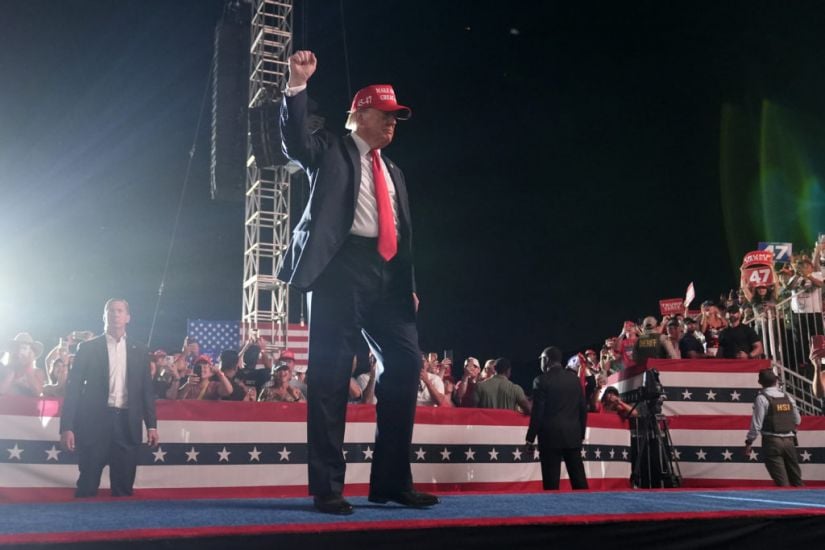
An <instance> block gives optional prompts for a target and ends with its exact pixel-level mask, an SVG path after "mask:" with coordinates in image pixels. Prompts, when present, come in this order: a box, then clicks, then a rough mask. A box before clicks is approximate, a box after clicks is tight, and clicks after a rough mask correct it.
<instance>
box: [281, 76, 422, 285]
mask: <svg viewBox="0 0 825 550" xmlns="http://www.w3.org/2000/svg"><path fill="white" fill-rule="evenodd" d="M306 113H307V92H306V90H304V91H302V92H299V93H298V94H296V95H294V96H292V97H284V99H283V103H282V105H281V118H280V125H281V136H282V140H283V143H282V145H283V149H284V153H286V155H287V156H288V157H289V158H290V159H292V160H294V161H295V162H297V163H299V164H300V165H301V167H302V168H303V169H304V170H305V171H306V173H307V176H308V177H309V202H308V204H307V206H306V208H305V209H304V212H303V214H302V215H301V219H300V221H299V222H298V224H297V225H296V227H295V229H294V230H293V232H292V243H291V246H290V248H289V250H287V252H286V256H285V258H284V262H283V264H282V266H281V269H280V271H279V273H278V278H279V279H280V280H282V281H285V282H287V283H289V284H290V285H292V286H293V287H295V288H298V289H301V290H311V289H312V286H313V284H314V283H315V282H316V280H317V279H318V277H319V275H320V274H321V273H322V272H323V271H324V268H326V266H327V265H328V264H329V261H330V260H331V259H332V258H333V256H335V254H336V253H337V252H338V250H339V249H340V248H341V246H342V245H343V244H344V242H345V241H346V240H347V238H348V237H349V230H350V228H351V227H352V220H353V217H354V215H355V205H356V203H357V201H358V190H359V187H360V186H361V161H360V159H359V157H358V148H357V147H356V145H355V142H354V141H353V139H352V138H351V137H349V136H345V137H338V136H335V135H333V134H332V133H330V132H327V131H320V132H316V133H314V134H310V133H309V132H308V131H307V130H306ZM382 158H383V159H384V163H385V164H386V165H387V169H388V170H389V172H390V176H391V177H392V181H393V183H394V184H395V191H396V197H397V200H398V216H399V226H400V232H401V235H400V242H399V246H398V256H397V259H396V261H400V262H402V265H401V266H400V268H401V269H402V270H403V271H404V272H408V273H409V278H408V279H407V280H406V285H407V286H408V287H409V291H410V292H411V293H412V292H414V291H415V277H414V274H413V262H412V223H411V218H410V205H409V199H408V196H407V186H406V183H405V182H404V174H403V173H402V172H401V169H399V168H398V167H397V166H396V165H395V163H393V162H392V161H391V160H390V159H388V158H387V157H386V156H385V155H383V154H382ZM399 272H401V271H399Z"/></svg>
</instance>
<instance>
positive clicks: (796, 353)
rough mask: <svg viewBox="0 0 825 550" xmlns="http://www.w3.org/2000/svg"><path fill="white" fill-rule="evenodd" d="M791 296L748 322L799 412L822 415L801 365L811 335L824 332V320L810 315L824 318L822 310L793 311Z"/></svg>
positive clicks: (820, 407)
mask: <svg viewBox="0 0 825 550" xmlns="http://www.w3.org/2000/svg"><path fill="white" fill-rule="evenodd" d="M791 300H793V296H787V297H785V298H784V299H782V300H780V301H779V302H777V303H776V304H770V305H769V306H768V307H765V308H764V310H763V311H761V312H759V313H755V315H754V316H753V318H751V319H748V321H747V324H749V325H752V326H753V328H754V330H756V332H757V333H758V334H759V335H760V336H761V338H762V345H763V348H764V350H765V351H764V353H765V355H766V356H767V357H768V359H770V360H771V364H772V365H773V368H774V371H776V373H777V374H778V375H779V377H780V380H781V381H782V384H783V385H784V387H785V391H787V392H788V393H789V394H791V395H792V396H793V397H794V399H795V400H796V402H797V405H798V406H799V410H800V412H801V413H802V414H807V415H822V414H823V411H822V401H821V400H820V399H819V398H817V397H814V395H813V388H812V386H811V382H812V381H811V380H810V379H808V378H807V377H806V376H805V374H804V373H803V372H800V370H801V368H802V366H803V365H804V364H805V363H806V362H807V361H808V351H809V344H808V342H809V341H810V337H811V336H812V335H814V334H822V333H823V325H825V323H822V322H816V319H814V320H813V322H812V320H811V317H810V316H811V315H816V316H818V317H819V319H823V317H822V313H816V314H805V313H795V312H794V311H793V310H792V309H791V305H790V304H791Z"/></svg>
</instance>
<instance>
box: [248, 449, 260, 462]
mask: <svg viewBox="0 0 825 550" xmlns="http://www.w3.org/2000/svg"><path fill="white" fill-rule="evenodd" d="M248 453H249V462H252V461H253V460H254V461H256V462H260V461H261V451H259V450H258V447H252V450H251V451H248Z"/></svg>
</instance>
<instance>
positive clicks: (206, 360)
mask: <svg viewBox="0 0 825 550" xmlns="http://www.w3.org/2000/svg"><path fill="white" fill-rule="evenodd" d="M198 363H209V364H210V365H211V364H212V358H211V357H209V356H208V355H206V354H205V353H204V354H202V355H199V356H198V358H197V359H195V364H196V365H197V364H198Z"/></svg>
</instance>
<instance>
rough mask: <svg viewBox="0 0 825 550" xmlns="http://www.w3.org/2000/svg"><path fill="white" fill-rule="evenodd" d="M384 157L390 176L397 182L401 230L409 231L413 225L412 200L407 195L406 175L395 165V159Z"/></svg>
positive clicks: (396, 190)
mask: <svg viewBox="0 0 825 550" xmlns="http://www.w3.org/2000/svg"><path fill="white" fill-rule="evenodd" d="M383 158H384V164H386V165H387V170H389V172H390V177H391V178H392V182H393V184H395V196H396V197H397V199H398V210H399V215H400V216H401V224H400V225H401V230H402V231H405V232H406V231H408V228H409V227H411V222H410V202H409V199H408V197H407V186H406V184H405V183H404V175H403V174H402V173H401V169H400V168H398V166H396V165H395V163H394V162H393V161H391V160H390V159H388V158H387V157H386V156H384V157H383Z"/></svg>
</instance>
